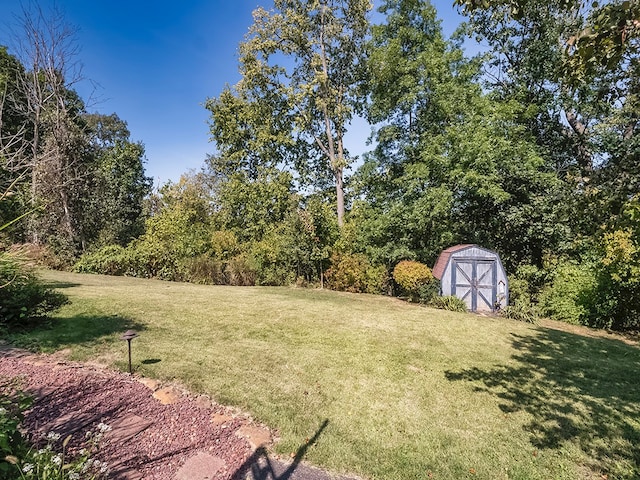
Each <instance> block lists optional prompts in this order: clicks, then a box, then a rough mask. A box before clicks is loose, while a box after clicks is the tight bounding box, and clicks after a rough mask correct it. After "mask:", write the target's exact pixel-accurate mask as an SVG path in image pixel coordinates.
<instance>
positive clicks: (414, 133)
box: [354, 0, 562, 266]
mask: <svg viewBox="0 0 640 480" xmlns="http://www.w3.org/2000/svg"><path fill="white" fill-rule="evenodd" d="M381 11H382V12H385V13H386V14H387V22H386V23H385V24H382V25H379V26H374V28H373V38H372V41H371V43H370V46H369V54H370V59H371V63H370V68H369V75H368V89H369V90H368V91H369V92H370V98H371V104H370V106H369V110H368V114H369V118H370V119H371V120H372V121H375V122H378V123H377V125H378V130H377V140H378V147H377V149H376V151H375V152H373V154H372V155H371V156H369V157H368V158H367V161H366V162H365V164H364V165H363V167H362V168H361V169H360V170H359V172H358V174H357V176H356V180H357V182H356V184H357V185H358V186H359V187H360V190H359V191H360V193H361V198H363V200H362V201H361V202H359V203H357V205H356V207H357V208H355V207H354V212H355V213H356V214H355V215H354V219H357V220H358V222H359V223H360V231H361V233H362V235H363V236H364V239H363V240H362V244H361V245H360V249H361V250H362V249H364V250H365V251H368V252H369V253H370V254H372V255H374V258H376V257H377V258H376V260H378V261H384V262H385V263H387V265H392V264H394V263H396V262H397V261H398V260H402V259H406V258H417V259H420V260H421V261H424V262H426V263H432V262H434V261H435V258H436V256H437V255H438V253H439V252H440V251H441V250H442V248H443V247H446V246H450V245H451V244H452V243H454V242H465V243H466V242H469V243H481V244H483V245H486V246H488V247H489V248H495V249H498V250H499V251H500V252H501V254H502V255H503V257H504V258H505V259H506V261H507V263H508V264H509V265H510V266H513V265H517V264H518V263H520V262H533V263H537V264H540V263H542V256H543V253H544V252H545V251H547V250H548V249H550V248H553V246H555V245H557V243H558V235H559V234H560V233H562V228H558V227H557V225H558V224H559V222H558V220H559V218H561V217H559V215H560V214H561V212H559V211H558V210H559V209H554V208H553V203H552V202H553V200H552V199H553V198H554V195H556V194H557V193H556V192H555V190H556V189H557V185H558V184H557V181H555V176H554V175H553V173H552V172H550V171H549V170H548V169H547V168H546V166H545V165H544V162H543V159H542V158H541V156H540V153H539V150H538V147H537V146H536V144H535V141H534V140H535V139H534V138H533V137H532V136H531V135H530V134H529V133H528V132H527V130H526V128H525V127H524V126H523V124H524V123H525V122H526V119H527V116H528V115H530V114H529V113H528V112H527V108H526V106H524V105H522V104H521V103H519V102H517V101H516V100H508V101H507V100H504V99H502V98H500V97H499V96H497V95H487V94H485V93H484V92H483V91H482V89H481V87H480V85H479V84H478V82H477V78H478V76H479V70H478V68H479V64H478V62H477V61H476V60H466V59H465V58H464V57H463V55H462V52H461V50H460V48H459V46H458V45H457V44H456V43H454V42H448V41H446V40H444V38H443V36H442V32H441V28H440V25H439V23H438V21H437V20H436V14H435V10H434V9H433V7H432V6H431V5H429V4H428V3H425V2H420V1H415V0H389V1H387V2H385V3H384V4H383V5H382V7H381ZM391 85H393V86H395V88H394V89H393V93H391V94H386V93H385V92H387V91H388V90H389V89H390V86H391ZM363 203H364V204H366V205H363Z"/></svg>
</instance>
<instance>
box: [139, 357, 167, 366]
mask: <svg viewBox="0 0 640 480" xmlns="http://www.w3.org/2000/svg"><path fill="white" fill-rule="evenodd" d="M161 361H162V360H161V359H159V358H147V359H145V360H142V361H141V362H140V363H141V364H142V365H153V364H154V363H160V362H161Z"/></svg>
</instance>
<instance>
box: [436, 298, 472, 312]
mask: <svg viewBox="0 0 640 480" xmlns="http://www.w3.org/2000/svg"><path fill="white" fill-rule="evenodd" d="M429 306H430V307H433V308H439V309H441V310H450V311H452V312H466V311H467V304H466V303H464V300H460V299H459V298H458V297H456V296H455V295H445V296H436V297H433V299H432V300H431V302H429Z"/></svg>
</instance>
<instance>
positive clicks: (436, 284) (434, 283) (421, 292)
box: [418, 278, 440, 305]
mask: <svg viewBox="0 0 640 480" xmlns="http://www.w3.org/2000/svg"><path fill="white" fill-rule="evenodd" d="M438 295H440V281H439V280H437V279H436V278H432V279H431V280H430V281H429V282H427V283H425V284H423V285H421V286H420V287H419V288H418V301H419V302H420V303H423V304H427V305H428V304H430V303H431V302H432V301H433V299H434V298H436V297H437V296H438Z"/></svg>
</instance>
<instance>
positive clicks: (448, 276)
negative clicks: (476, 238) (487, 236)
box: [433, 245, 509, 312]
mask: <svg viewBox="0 0 640 480" xmlns="http://www.w3.org/2000/svg"><path fill="white" fill-rule="evenodd" d="M433 276H434V277H436V278H437V279H438V280H440V294H441V295H455V296H456V297H458V298H460V299H462V300H464V302H465V303H466V304H467V308H468V309H469V310H471V311H472V312H483V311H485V312H486V311H495V310H496V309H497V308H504V307H506V306H507V304H508V301H509V281H508V280H507V274H506V272H505V271H504V267H503V266H502V262H501V261H500V256H499V255H498V254H497V253H496V252H492V251H491V250H487V249H486V248H482V247H479V246H478V245H456V246H454V247H449V248H447V249H446V250H444V251H443V252H442V253H441V254H440V256H439V257H438V260H437V261H436V264H435V266H434V267H433Z"/></svg>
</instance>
